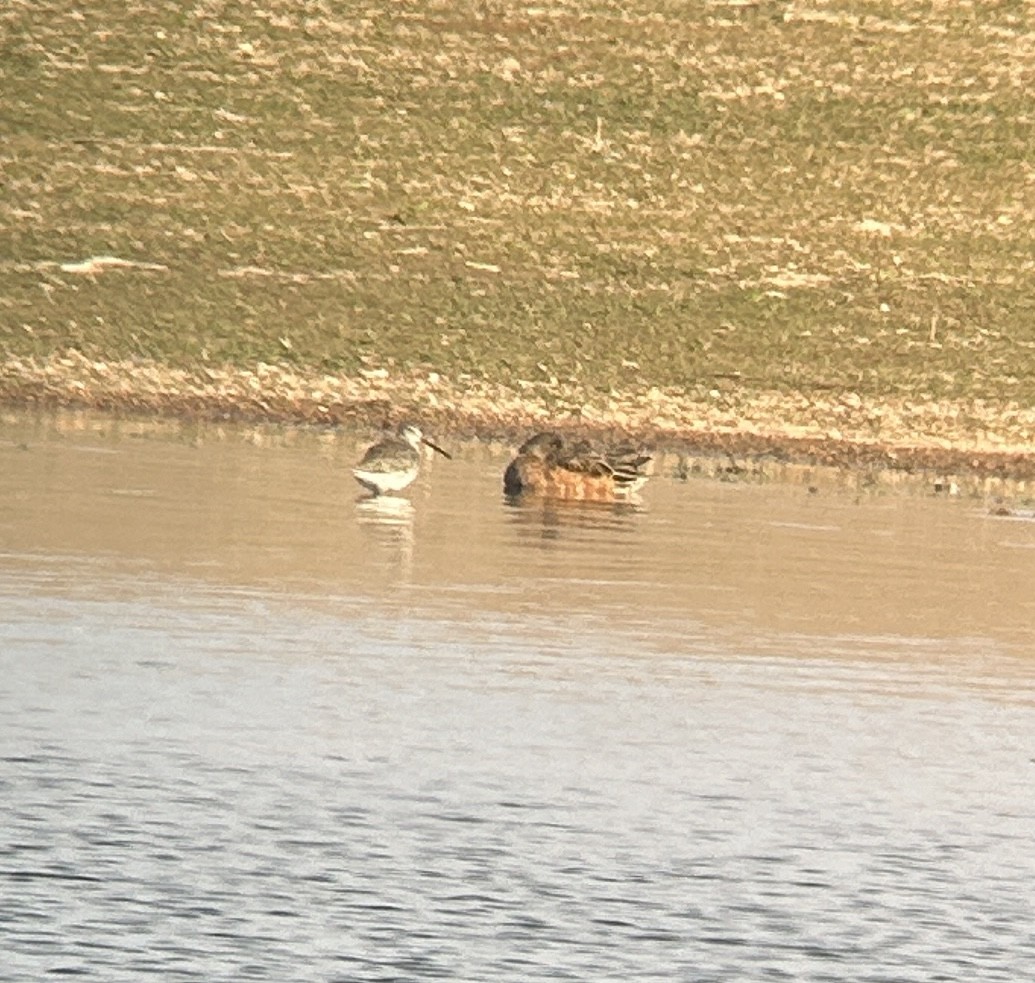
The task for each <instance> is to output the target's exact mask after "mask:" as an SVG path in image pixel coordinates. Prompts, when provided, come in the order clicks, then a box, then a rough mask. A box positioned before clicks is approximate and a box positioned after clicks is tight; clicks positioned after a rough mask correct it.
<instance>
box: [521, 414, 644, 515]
mask: <svg viewBox="0 0 1035 983" xmlns="http://www.w3.org/2000/svg"><path fill="white" fill-rule="evenodd" d="M650 460H651V456H650V454H647V453H645V452H644V451H642V450H640V449H639V448H636V447H632V446H631V445H621V446H618V447H613V448H608V449H605V450H598V449H596V448H594V447H593V446H592V445H591V444H590V443H589V442H588V441H576V442H574V443H571V442H568V441H566V440H565V439H564V437H562V436H561V435H560V434H559V433H555V432H553V431H545V432H543V433H537V434H535V436H533V437H530V438H529V439H528V440H526V441H525V442H524V443H523V444H522V445H521V446H520V447H519V448H518V451H517V456H516V457H515V458H514V460H513V461H511V462H510V464H509V465H507V470H506V471H505V472H504V474H503V490H504V492H505V493H506V494H508V495H541V496H544V497H547V498H568V499H580V500H582V501H587V502H614V501H620V500H621V499H623V498H627V497H628V496H629V495H631V494H633V493H634V492H635V491H637V490H638V489H639V488H642V487H643V485H644V483H645V482H646V481H647V477H648V473H647V471H646V467H647V465H648V464H649V463H650Z"/></svg>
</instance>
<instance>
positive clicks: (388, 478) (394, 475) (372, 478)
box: [352, 468, 417, 495]
mask: <svg viewBox="0 0 1035 983" xmlns="http://www.w3.org/2000/svg"><path fill="white" fill-rule="evenodd" d="M352 474H353V476H354V477H355V479H356V481H358V482H359V483H360V484H361V485H362V486H363V487H364V488H367V489H369V490H370V491H372V492H373V493H374V494H375V495H383V494H384V493H385V492H397V491H402V490H403V489H404V488H405V487H406V486H407V485H409V484H412V482H413V479H414V478H416V477H417V468H410V469H409V470H408V471H363V470H362V469H360V468H355V469H354V470H353V472H352Z"/></svg>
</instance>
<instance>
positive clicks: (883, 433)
mask: <svg viewBox="0 0 1035 983" xmlns="http://www.w3.org/2000/svg"><path fill="white" fill-rule="evenodd" d="M709 395H710V397H711V398H710V400H709V401H702V400H695V399H692V398H689V397H687V396H685V395H684V394H681V393H679V392H676V391H672V390H661V389H658V388H656V387H643V388H641V389H639V390H635V391H628V392H623V393H617V392H611V393H588V392H586V391H585V390H584V389H583V388H581V387H579V386H578V385H576V384H573V383H561V382H558V381H557V380H549V381H544V382H527V381H519V382H518V383H517V384H516V385H515V386H513V387H504V386H500V385H494V384H491V383H488V382H485V381H482V380H476V379H474V378H473V377H465V378H461V379H459V380H456V381H451V380H447V379H445V378H443V377H442V376H440V375H439V374H438V373H436V372H433V371H432V372H424V373H407V374H404V373H397V374H393V373H391V372H389V371H388V370H386V369H371V370H367V371H365V372H364V373H363V374H362V375H361V376H359V377H341V376H335V375H327V374H322V373H319V372H313V371H305V370H302V369H297V368H294V367H289V366H286V365H270V364H266V363H259V364H258V365H256V366H255V367H254V368H253V369H244V368H239V367H233V366H228V365H223V366H207V365H202V366H197V367H194V368H190V369H184V368H174V367H170V366H166V365H163V364H161V363H158V362H153V361H147V360H134V361H113V362H102V361H96V360H92V359H88V358H86V357H85V356H83V355H81V354H80V353H78V352H77V351H74V350H70V351H67V352H64V353H61V354H56V355H52V356H50V357H49V358H47V359H45V360H41V359H32V358H12V357H8V358H5V359H3V360H0V404H2V405H6V406H10V407H20V408H22V409H33V408H35V409H41V410H59V409H84V410H99V411H102V412H107V413H112V414H116V415H119V414H122V415H133V416H138V415H149V416H160V417H171V418H179V419H190V420H197V421H199V422H201V421H205V422H227V421H235V422H242V423H264V422H265V423H277V424H286V425H303V426H304V425H317V426H348V427H353V428H357V427H358V428H372V429H373V428H379V427H382V426H385V425H388V424H393V425H394V424H395V423H396V422H398V421H399V420H400V419H404V418H405V419H414V420H416V421H418V422H420V423H421V424H422V425H424V426H426V427H428V428H429V429H431V430H433V431H435V432H437V433H440V434H441V433H450V434H453V435H455V436H457V437H461V438H463V437H468V438H475V439H490V440H507V441H514V442H518V441H520V440H522V439H524V437H525V436H527V435H528V433H529V432H530V431H534V430H541V429H548V428H556V429H562V430H566V431H569V432H572V433H577V434H580V435H584V436H589V437H595V438H598V439H605V440H606V439H613V438H616V437H619V436H621V437H625V438H631V439H634V440H637V441H641V442H643V443H644V444H646V445H648V446H650V447H653V448H655V449H657V450H659V451H674V452H679V453H683V454H691V455H699V456H709V455H714V456H717V457H726V458H728V459H737V458H744V459H747V460H753V459H770V460H777V461H779V462H781V463H786V464H802V465H812V466H820V467H834V468H839V469H849V470H859V471H865V470H890V471H899V472H906V473H913V474H917V473H925V474H930V475H936V476H938V477H939V478H941V479H951V478H954V477H967V478H971V479H973V478H999V479H1004V480H1009V481H1020V482H1027V481H1030V480H1032V479H1035V408H1025V407H1021V406H1019V405H1017V404H993V403H988V402H977V401H975V402H972V403H967V404H959V403H950V402H920V401H917V402H911V401H903V400H889V401H886V402H879V403H878V402H876V401H872V400H865V399H863V398H861V397H859V396H858V395H856V394H854V393H843V394H840V395H837V396H835V395H824V396H821V397H820V396H808V395H806V394H802V393H782V392H771V391H769V392H766V391H762V392H759V391H749V390H746V389H743V388H739V387H734V386H727V387H725V388H724V389H723V390H719V389H715V390H713V391H712V392H711V393H710V394H709Z"/></svg>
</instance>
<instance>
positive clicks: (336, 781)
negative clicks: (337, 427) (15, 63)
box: [0, 414, 1035, 983]
mask: <svg viewBox="0 0 1035 983" xmlns="http://www.w3.org/2000/svg"><path fill="white" fill-rule="evenodd" d="M440 436H441V435H440ZM358 439H359V438H358V437H355V436H348V435H345V436H342V435H307V434H294V433H291V432H287V433H284V434H278V433H276V432H266V431H261V430H258V431H245V430H241V431H235V430H233V429H227V430H225V431H216V430H214V429H210V430H199V431H193V430H190V431H188V430H187V429H186V428H183V429H177V428H175V427H170V428H167V429H166V430H164V431H163V430H161V429H158V430H150V429H148V428H147V427H145V426H143V425H139V426H135V425H133V424H129V423H122V424H118V423H113V422H111V421H105V420H104V419H103V418H92V417H84V418H78V417H76V418H70V419H66V420H64V421H63V422H61V423H58V422H55V421H53V420H50V419H49V418H41V419H31V418H27V417H23V416H19V415H11V414H9V415H7V416H6V417H4V418H3V420H2V422H0V953H2V955H0V960H2V963H0V978H2V979H4V980H10V981H30V980H31V981H36V980H41V979H48V978H52V977H53V978H59V977H71V978H76V977H83V978H88V979H97V980H105V981H122V980H126V981H129V980H133V981H136V980H142V979H161V980H163V981H165V980H204V981H214V980H228V981H229V980H271V981H288V980H292V981H293V980H300V981H309V980H314V981H316V980H319V981H329V980H341V981H352V980H357V981H367V980H371V981H372V980H423V979H434V978H443V979H450V980H462V981H485V980H490V979H492V980H556V979H576V980H627V979H636V980H796V981H797V980H809V981H811V980H817V981H818V980H872V981H877V980H881V981H900V980H906V981H909V980H916V981H925V983H926V981H932V980H964V979H965V980H1009V981H1018V980H1025V979H1032V978H1035V933H1033V932H1032V930H1031V926H1032V924H1033V923H1035V919H1033V915H1035V912H1033V901H1035V851H1033V849H1032V842H1033V836H1035V795H1033V794H1032V788H1033V785H1035V687H1033V684H1035V590H1033V589H1032V586H1031V585H1032V584H1035V524H1033V523H1030V522H1023V521H1012V520H1009V519H1001V518H996V517H993V516H990V515H989V512H988V508H987V507H986V503H984V502H982V501H979V500H976V499H970V498H966V499H965V498H957V499H946V498H940V497H936V496H934V495H925V494H922V493H914V494H905V493H901V494H900V493H887V492H885V493H873V494H859V493H857V492H856V491H853V490H850V489H840V490H839V489H838V488H836V487H832V488H826V487H823V488H821V489H820V491H819V493H818V494H809V493H808V492H807V491H806V489H805V488H804V487H801V486H795V485H792V484H781V483H773V484H769V485H755V484H748V483H719V482H715V481H710V480H705V479H692V480H691V481H688V482H680V481H678V480H675V479H674V478H673V477H671V476H669V475H668V474H666V473H661V474H659V475H657V476H656V477H655V478H654V479H653V480H652V482H651V483H650V484H649V485H648V486H647V488H646V489H645V491H644V494H643V500H642V503H640V504H639V505H638V506H636V507H634V508H625V509H609V508H599V507H598V508H589V507H584V508H577V507H572V508H546V509H544V508H541V507H538V506H529V507H524V508H515V507H512V506H510V505H507V504H506V503H504V502H503V501H502V499H501V497H500V495H499V488H498V485H499V475H500V473H501V471H502V466H503V464H504V463H505V461H506V449H505V448H496V447H481V446H476V445H470V446H466V447H453V448H452V449H454V450H455V451H457V460H455V461H454V462H452V463H450V462H445V461H441V460H439V461H435V462H431V463H432V464H433V466H428V467H426V469H425V471H424V472H423V473H422V475H421V477H420V478H419V480H418V482H417V484H416V485H415V486H414V487H413V489H412V493H411V494H410V496H409V504H402V505H398V504H396V505H392V504H389V505H387V506H386V505H377V506H372V505H371V504H370V503H368V502H357V500H356V499H357V493H358V486H354V484H353V482H352V480H351V478H350V477H349V475H348V471H347V465H348V463H349V462H350V461H351V460H352V459H353V458H354V457H355V454H356V450H357V449H358V447H359V444H358V443H357V441H358Z"/></svg>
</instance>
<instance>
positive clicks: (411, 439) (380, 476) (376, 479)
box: [352, 423, 452, 495]
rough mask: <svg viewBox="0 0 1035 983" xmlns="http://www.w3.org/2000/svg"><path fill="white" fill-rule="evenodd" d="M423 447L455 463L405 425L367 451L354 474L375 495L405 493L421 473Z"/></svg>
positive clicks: (417, 429) (409, 425)
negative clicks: (418, 473)
mask: <svg viewBox="0 0 1035 983" xmlns="http://www.w3.org/2000/svg"><path fill="white" fill-rule="evenodd" d="M421 444H426V445H427V446H428V447H430V448H431V449H432V450H433V451H437V452H438V453H439V454H441V455H442V456H443V457H447V458H450V459H452V455H451V454H449V453H447V452H446V451H444V450H443V449H442V448H441V447H439V446H438V444H436V443H434V442H433V441H431V440H429V439H428V438H427V437H425V436H424V434H423V433H422V432H421V429H420V427H417V426H414V425H413V424H412V423H403V424H400V426H399V429H398V431H397V432H396V434H395V435H394V436H392V437H386V438H385V439H384V440H381V441H378V442H377V443H376V444H374V445H373V446H372V447H368V448H367V451H366V453H365V454H364V455H363V457H362V458H360V461H359V463H358V464H357V465H356V466H355V467H354V468H353V469H352V474H353V475H354V476H355V478H356V481H358V482H359V483H360V484H361V485H362V486H363V487H364V488H366V489H367V490H368V491H369V492H371V494H373V495H384V494H385V493H386V492H397V491H402V489H404V488H405V487H406V486H407V485H409V484H411V483H412V481H413V479H414V478H416V477H417V472H418V471H419V470H420V445H421Z"/></svg>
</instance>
